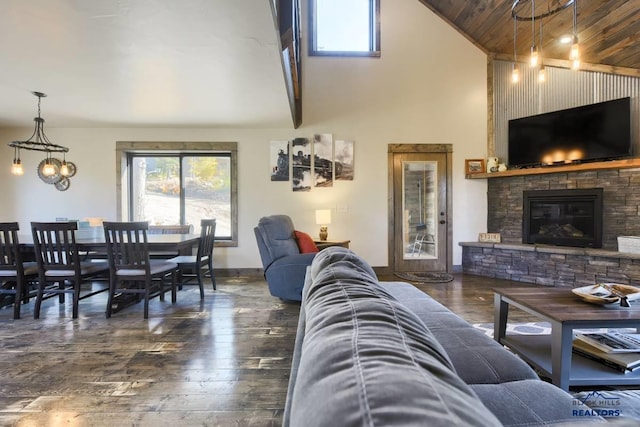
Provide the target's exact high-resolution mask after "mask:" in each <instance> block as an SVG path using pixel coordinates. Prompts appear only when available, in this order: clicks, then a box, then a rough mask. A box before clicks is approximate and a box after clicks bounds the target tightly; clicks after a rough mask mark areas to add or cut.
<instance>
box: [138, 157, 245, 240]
mask: <svg viewBox="0 0 640 427" xmlns="http://www.w3.org/2000/svg"><path fill="white" fill-rule="evenodd" d="M128 165H129V172H130V179H129V183H130V192H129V194H130V209H129V215H130V219H131V220H132V221H149V224H154V225H178V224H181V225H186V224H192V225H193V227H194V232H195V233H199V232H200V219H202V218H215V219H216V239H227V240H228V239H231V237H232V229H233V227H232V212H231V211H232V203H231V195H232V191H231V156H230V155H229V154H217V153H216V154H197V153H176V154H155V153H129V162H128Z"/></svg>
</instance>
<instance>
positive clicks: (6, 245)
mask: <svg viewBox="0 0 640 427" xmlns="http://www.w3.org/2000/svg"><path fill="white" fill-rule="evenodd" d="M18 230H20V226H19V225H18V223H17V222H0V270H7V271H16V273H17V274H18V275H21V274H24V269H23V266H22V254H21V253H20V242H19V241H18Z"/></svg>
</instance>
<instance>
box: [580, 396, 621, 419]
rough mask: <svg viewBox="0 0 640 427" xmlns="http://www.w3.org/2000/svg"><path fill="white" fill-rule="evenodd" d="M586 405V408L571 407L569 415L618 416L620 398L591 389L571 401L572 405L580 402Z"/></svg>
mask: <svg viewBox="0 0 640 427" xmlns="http://www.w3.org/2000/svg"><path fill="white" fill-rule="evenodd" d="M581 403H582V404H584V405H586V406H587V407H588V408H581V409H577V408H576V409H573V410H572V413H571V415H572V416H574V417H597V416H601V417H619V416H620V415H622V413H621V412H620V408H619V407H620V398H619V397H615V396H607V395H606V394H604V393H602V392H599V391H592V392H591V393H589V394H587V395H586V396H585V397H583V398H581V399H576V400H574V402H573V405H574V406H578V405H580V404H581Z"/></svg>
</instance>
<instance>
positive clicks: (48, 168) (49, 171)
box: [42, 158, 56, 176]
mask: <svg viewBox="0 0 640 427" xmlns="http://www.w3.org/2000/svg"><path fill="white" fill-rule="evenodd" d="M55 173H56V169H55V167H54V166H53V163H51V160H50V159H48V158H47V160H46V162H45V164H44V167H43V168H42V174H43V175H44V176H52V175H55Z"/></svg>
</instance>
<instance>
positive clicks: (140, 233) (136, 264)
mask: <svg viewBox="0 0 640 427" xmlns="http://www.w3.org/2000/svg"><path fill="white" fill-rule="evenodd" d="M103 226H104V238H105V242H106V244H107V256H108V258H109V270H110V274H109V276H110V280H109V298H108V300H107V311H106V316H107V318H109V317H111V314H112V311H113V305H114V298H115V295H116V293H118V294H122V295H126V294H133V295H135V296H136V298H138V299H139V298H140V297H143V298H144V318H145V319H147V318H148V317H149V300H150V299H151V298H153V297H155V296H159V297H160V300H161V301H164V293H165V292H166V290H167V289H166V286H165V280H166V279H167V278H169V281H170V287H169V288H170V290H171V302H172V303H175V302H176V272H177V270H178V265H177V264H176V263H174V262H169V261H166V260H153V261H152V260H151V259H150V257H149V246H148V242H147V230H148V228H149V223H148V222H146V221H134V222H108V221H105V222H104V223H103ZM141 285H142V286H141Z"/></svg>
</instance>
